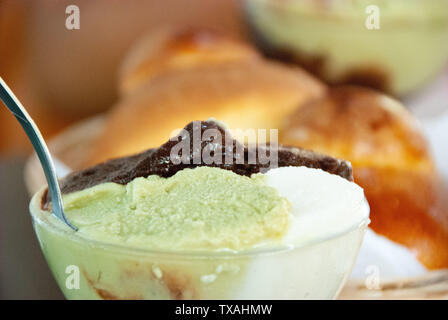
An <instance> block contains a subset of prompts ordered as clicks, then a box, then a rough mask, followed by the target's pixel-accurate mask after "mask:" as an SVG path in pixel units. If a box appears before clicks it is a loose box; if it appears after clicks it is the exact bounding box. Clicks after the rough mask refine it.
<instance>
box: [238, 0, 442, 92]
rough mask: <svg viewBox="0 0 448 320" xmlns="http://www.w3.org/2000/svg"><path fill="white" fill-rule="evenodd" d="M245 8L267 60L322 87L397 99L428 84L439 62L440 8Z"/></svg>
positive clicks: (270, 4) (358, 2)
mask: <svg viewBox="0 0 448 320" xmlns="http://www.w3.org/2000/svg"><path fill="white" fill-rule="evenodd" d="M245 4H246V12H247V16H248V19H249V23H250V25H251V28H252V30H253V34H254V37H255V39H256V41H257V43H258V44H259V45H260V47H261V48H262V49H263V50H264V51H265V52H266V53H267V54H268V55H271V56H274V57H279V58H282V59H285V60H288V61H293V62H297V63H299V64H301V65H302V66H304V67H305V68H306V69H308V70H309V71H311V72H313V73H315V74H316V75H318V76H319V77H321V78H322V79H323V80H325V81H326V82H328V83H330V84H341V83H349V84H361V85H368V86H371V87H375V88H376V89H380V90H383V91H386V92H389V93H392V94H394V95H405V94H407V93H410V92H412V91H414V90H416V89H419V88H421V87H422V86H423V85H425V84H426V83H427V82H428V81H430V80H431V79H433V78H434V77H435V76H436V75H437V74H438V73H439V72H440V71H442V70H443V67H444V66H445V65H446V62H447V58H448V0H425V1H423V0H377V1H369V0H333V1H317V0H246V2H245ZM373 6H375V7H373ZM377 27H378V28H377Z"/></svg>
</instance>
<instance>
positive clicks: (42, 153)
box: [0, 77, 77, 230]
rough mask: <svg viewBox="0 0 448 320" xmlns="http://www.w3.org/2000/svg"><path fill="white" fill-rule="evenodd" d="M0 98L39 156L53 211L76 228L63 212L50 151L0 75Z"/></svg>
mask: <svg viewBox="0 0 448 320" xmlns="http://www.w3.org/2000/svg"><path fill="white" fill-rule="evenodd" d="M0 99H1V100H2V101H3V103H4V104H5V105H6V107H7V108H8V109H9V111H11V112H12V114H13V115H14V116H15V117H16V118H17V120H18V121H19V122H20V124H21V126H22V128H23V130H25V133H26V134H27V136H28V138H29V139H30V141H31V144H32V145H33V147H34V150H35V151H36V153H37V156H38V157H39V160H40V162H41V164H42V168H43V170H44V173H45V177H46V178H47V183H48V188H49V190H50V196H51V203H52V208H53V213H54V215H56V217H58V218H59V219H60V220H62V221H63V222H65V223H66V224H67V225H68V226H69V227H70V228H72V229H73V230H77V229H76V227H74V226H73V225H72V224H71V223H70V222H69V221H68V220H67V218H66V216H65V214H64V206H63V203H62V196H61V190H60V189H59V184H58V179H57V175H56V170H55V167H54V164H53V161H52V159H51V156H50V152H49V151H48V148H47V145H46V144H45V141H44V139H43V137H42V135H41V133H40V131H39V129H38V128H37V126H36V124H35V123H34V121H33V119H32V118H31V117H30V116H29V114H28V112H27V111H26V109H25V108H24V107H23V106H22V104H21V103H20V101H19V100H18V99H17V97H16V96H15V95H14V93H13V92H12V91H11V89H9V87H8V86H7V85H6V83H5V82H4V81H3V79H2V78H1V77H0Z"/></svg>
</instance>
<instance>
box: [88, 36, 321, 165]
mask: <svg viewBox="0 0 448 320" xmlns="http://www.w3.org/2000/svg"><path fill="white" fill-rule="evenodd" d="M170 34H171V35H174V37H173V38H172V39H170V40H169V42H170V43H172V44H171V45H170V46H169V47H170V48H171V47H172V46H176V45H174V44H173V43H174V42H175V41H176V39H177V40H178V41H181V42H182V43H185V39H180V40H179V38H178V37H177V35H176V33H170ZM198 37H199V38H200V37H202V31H198V33H197V34H195V35H194V36H189V37H188V38H189V39H197V38H198ZM207 37H209V35H207ZM146 41H147V39H146ZM165 41H166V40H165ZM194 41H196V40H194ZM213 41H214V42H217V41H222V42H223V43H222V44H218V43H214V44H213V48H227V49H225V50H236V49H235V47H236V46H237V45H236V43H230V42H228V39H226V38H220V37H215V38H214V40H213ZM152 45H153V44H152V43H151V44H149V45H147V46H148V47H151V46H152ZM162 48H165V47H164V46H162ZM170 48H168V49H167V50H168V51H169V52H170V53H169V55H168V56H167V60H166V61H167V64H166V65H165V66H168V65H169V66H168V67H164V68H163V71H162V69H157V67H154V68H153V67H149V68H147V66H152V65H153V62H152V60H151V59H144V58H143V59H138V61H144V63H143V64H139V62H137V63H136V64H135V65H140V66H141V67H142V68H143V69H145V70H149V73H145V72H146V71H145V72H144V73H145V74H146V75H147V76H148V78H147V79H146V81H144V82H143V81H141V80H138V82H139V83H138V85H135V84H136V83H137V82H134V84H133V85H132V86H135V88H134V89H133V90H132V93H128V94H126V95H123V96H122V98H121V100H120V101H119V102H118V104H117V105H116V106H115V107H114V108H113V109H112V110H111V112H110V113H109V115H108V117H107V120H106V125H105V131H104V134H103V135H102V136H101V137H100V138H99V139H98V143H97V144H96V146H95V148H93V151H92V154H91V155H90V157H89V158H88V161H87V163H86V165H91V164H95V163H98V162H100V161H103V160H106V159H109V158H113V157H118V156H123V155H128V154H131V153H135V152H138V151H141V150H144V149H147V148H150V147H156V146H159V145H160V144H162V143H163V142H165V141H167V140H168V138H169V136H170V134H171V133H172V132H173V130H175V129H180V128H183V126H184V125H185V124H186V123H188V122H190V121H193V120H204V119H208V118H210V117H214V118H216V119H219V120H222V121H224V122H226V123H227V124H228V125H229V127H230V128H231V129H247V128H254V129H256V128H262V129H268V130H269V129H277V128H279V125H280V124H281V122H282V121H283V119H284V118H285V117H286V116H287V115H289V114H290V113H292V112H293V111H294V110H295V109H296V108H297V107H298V106H300V105H301V104H303V103H304V102H306V101H309V100H311V99H315V98H317V97H319V96H321V95H323V94H324V92H325V90H326V89H325V86H324V85H323V84H321V83H320V82H319V81H318V80H315V79H314V78H312V77H311V76H309V75H308V74H307V73H305V72H304V71H302V70H301V69H298V68H290V67H287V66H285V65H282V64H279V63H274V62H269V61H266V60H264V59H262V58H260V57H258V55H257V54H256V53H253V54H251V53H250V52H249V51H247V50H248V49H249V48H248V47H246V45H242V47H241V48H240V49H238V50H239V51H238V50H237V51H238V53H235V54H228V55H227V54H225V53H221V54H219V55H218V54H217V53H216V52H215V49H212V50H209V48H207V47H204V48H203V47H202V46H199V47H198V46H195V47H194V48H195V49H194V52H195V53H194V54H191V55H190V56H189V59H188V60H189V61H188V63H187V64H188V67H185V64H184V63H173V64H171V62H173V61H182V59H181V58H179V59H177V57H176V55H179V56H182V55H183V52H182V50H180V51H179V50H174V51H172V50H171V49H170ZM202 50H204V53H201V52H200V51H202ZM162 51H163V50H162ZM206 52H210V55H215V56H216V57H218V56H219V57H226V58H223V59H221V58H218V59H213V58H210V59H203V57H204V55H205V53H206ZM151 54H152V51H151ZM151 56H152V55H151ZM156 56H157V58H156V59H159V58H158V57H159V56H162V57H163V54H157V55H156ZM227 57H232V58H230V59H228V58H227ZM195 60H196V61H195ZM217 61H219V63H217ZM127 63H128V66H129V65H132V64H133V63H131V62H127ZM131 69H132V70H134V72H132V73H131V72H128V73H127V76H126V77H124V78H123V79H124V80H125V81H126V79H131V78H134V76H133V75H132V74H139V72H140V69H138V68H137V69H135V68H129V69H128V70H131ZM155 73H157V76H154V74H155ZM136 78H138V77H136ZM134 79H135V78H134ZM131 82H132V81H131ZM131 82H128V83H131ZM128 88H129V87H128Z"/></svg>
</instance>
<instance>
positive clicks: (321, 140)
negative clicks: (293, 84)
mask: <svg viewBox="0 0 448 320" xmlns="http://www.w3.org/2000/svg"><path fill="white" fill-rule="evenodd" d="M280 142H281V143H284V144H291V145H295V146H300V147H304V148H309V149H313V150H315V151H319V152H323V153H327V154H330V155H332V156H335V157H339V158H343V159H347V160H349V161H351V162H352V165H353V168H354V177H355V181H356V182H357V183H358V184H359V185H361V186H362V187H363V188H364V190H365V193H366V197H367V199H368V201H369V204H370V207H371V220H372V223H371V225H370V226H371V228H372V229H373V230H374V231H376V232H377V233H379V234H382V235H384V236H386V237H388V238H389V239H391V240H392V241H394V242H397V243H400V244H403V245H405V246H406V247H408V248H409V249H410V250H412V251H413V252H414V253H415V254H416V256H417V258H418V259H419V260H420V261H421V262H422V263H423V264H424V265H425V266H426V267H428V268H431V269H437V268H446V267H448V250H447V249H446V248H448V200H447V197H446V195H447V194H448V193H447V191H448V189H447V188H446V186H445V185H444V184H443V182H442V181H441V179H440V178H439V176H438V174H437V171H436V169H435V167H434V164H433V160H432V158H431V155H430V151H429V148H428V145H427V142H426V140H425V138H424V137H423V135H422V134H421V131H420V129H419V125H418V123H417V122H416V120H415V119H414V118H412V116H411V115H410V114H409V113H408V112H407V111H406V109H404V108H403V107H402V106H401V105H400V104H399V103H398V102H397V101H395V100H392V99H390V98H388V97H386V96H384V95H382V94H379V93H377V92H375V91H372V90H369V89H363V88H358V87H340V88H334V89H331V90H329V91H328V95H327V96H326V97H324V98H321V99H318V100H316V101H314V102H312V103H309V104H307V105H304V106H302V108H300V110H297V112H296V113H294V115H292V116H291V117H289V118H287V119H286V121H285V126H284V127H283V130H281V131H280Z"/></svg>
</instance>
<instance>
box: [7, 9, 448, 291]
mask: <svg viewBox="0 0 448 320" xmlns="http://www.w3.org/2000/svg"><path fill="white" fill-rule="evenodd" d="M308 2H312V1H306V0H303V1H297V0H296V1H288V0H284V1H274V0H271V1H268V0H260V1H258V0H255V1H245V2H243V1H239V0H195V1H191V0H165V1H160V0H146V1H143V0H128V1H119V0H78V1H76V0H70V1H66V0H59V1H55V0H36V1H26V0H0V40H1V41H0V76H1V77H2V78H3V79H4V80H5V81H6V82H7V83H8V84H9V86H10V87H11V89H12V90H13V91H14V92H15V94H16V95H17V96H18V97H19V99H20V100H21V102H22V103H23V105H24V106H25V107H26V108H27V109H28V111H29V113H30V115H31V116H32V117H33V118H34V119H35V121H36V123H37V124H38V126H39V127H40V129H41V131H42V134H43V135H44V137H45V138H46V139H51V138H52V137H54V136H55V135H57V134H58V133H59V132H61V130H63V129H64V128H66V127H67V126H69V125H70V124H73V123H76V122H78V121H80V120H82V119H86V118H89V117H91V116H93V115H95V114H100V113H103V112H105V111H107V110H108V109H109V108H110V107H111V106H113V105H114V103H115V102H116V101H117V99H118V90H117V75H118V72H119V66H120V62H121V61H122V60H123V58H124V56H125V54H126V52H127V51H128V50H129V49H130V48H131V46H132V44H133V43H135V41H136V40H138V39H139V38H141V37H142V36H143V35H145V34H147V33H150V32H151V30H155V29H157V28H160V27H162V26H180V27H182V28H184V27H185V28H188V27H190V26H191V27H205V28H207V29H211V30H216V31H217V32H221V33H225V34H227V35H229V36H231V37H233V38H235V39H238V40H242V41H245V42H249V43H252V44H255V45H257V46H258V48H259V49H260V51H261V52H263V53H264V54H265V55H266V56H267V57H272V58H275V59H280V60H282V61H284V62H287V63H294V64H299V65H300V66H302V67H303V68H305V69H306V70H308V71H309V72H312V73H313V74H315V75H316V76H318V77H319V78H320V79H322V80H324V81H325V82H326V83H328V84H330V85H335V84H345V83H349V84H352V83H354V84H362V85H366V86H370V87H373V88H375V89H378V90H381V91H383V92H387V93H389V94H391V95H393V96H395V97H396V98H398V99H400V100H401V101H404V102H405V105H406V106H407V107H408V108H409V109H410V110H411V111H412V112H413V113H414V115H416V117H418V118H419V119H420V121H421V122H422V123H423V126H424V131H425V133H426V135H427V137H428V139H429V141H430V143H431V148H432V150H433V153H434V154H435V159H436V162H437V164H438V166H439V167H440V168H441V169H442V171H443V172H444V173H443V174H444V175H447V173H448V152H447V150H448V142H447V141H448V113H447V112H448V69H447V56H448V36H447V35H448V10H444V9H446V8H447V7H446V5H447V1H445V0H431V1H424V0H421V1H420V0H414V1H409V2H410V4H409V5H408V4H403V1H393V0H389V1H386V0H382V1H374V0H372V1H345V0H344V1H315V3H320V4H319V6H324V7H325V8H328V6H330V9H331V10H328V11H324V13H322V11H316V10H315V4H314V5H313V6H310V7H308V4H307V3H308ZM394 2H395V4H393V3H394ZM345 3H351V5H345ZM353 3H355V5H353ZM370 3H378V4H379V5H381V8H382V9H383V8H384V10H383V11H382V16H381V19H382V20H381V23H382V24H381V28H382V29H381V31H380V30H373V31H372V30H369V28H367V27H366V28H354V25H355V24H356V25H359V24H362V25H364V20H365V18H366V14H365V12H364V11H365V10H364V9H365V8H366V7H367V6H368V5H369V4H370ZM424 3H427V4H426V5H425V4H424ZM71 4H75V5H77V6H78V7H79V9H80V23H81V27H80V29H79V30H68V29H67V28H66V27H65V23H66V19H67V14H66V7H67V6H69V5H71ZM309 8H314V9H309ZM359 8H362V10H361V12H362V17H359V15H358V13H359V12H360V11H359V10H358V9H359ZM328 12H329V13H328ZM372 14H374V12H372ZM335 17H336V18H335ZM374 22H375V21H373V20H372V21H371V25H370V27H371V28H373V29H374V28H375V23H374ZM369 32H373V34H371V33H369ZM367 35H368V36H367ZM364 61H372V64H370V65H369V66H368V67H362V63H361V62H364ZM360 66H361V67H360ZM30 153H31V146H30V144H29V143H28V142H27V140H26V137H25V135H24V134H23V133H22V129H21V127H20V126H19V125H18V124H17V122H16V120H15V118H14V117H13V116H12V115H11V114H10V113H9V112H8V111H7V110H6V108H4V107H3V106H0V182H1V183H0V299H61V298H63V297H62V294H61V293H60V291H59V289H58V288H57V286H56V283H55V281H54V280H53V278H52V275H51V274H50V271H49V270H48V267H47V265H46V262H45V260H44V258H43V256H42V254H41V251H40V250H39V247H38V242H37V240H36V238H35V235H34V232H33V230H32V226H31V219H30V218H29V214H28V202H29V195H28V193H27V190H26V187H25V182H24V178H23V168H24V165H25V162H26V160H27V158H28V157H29V155H30Z"/></svg>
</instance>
